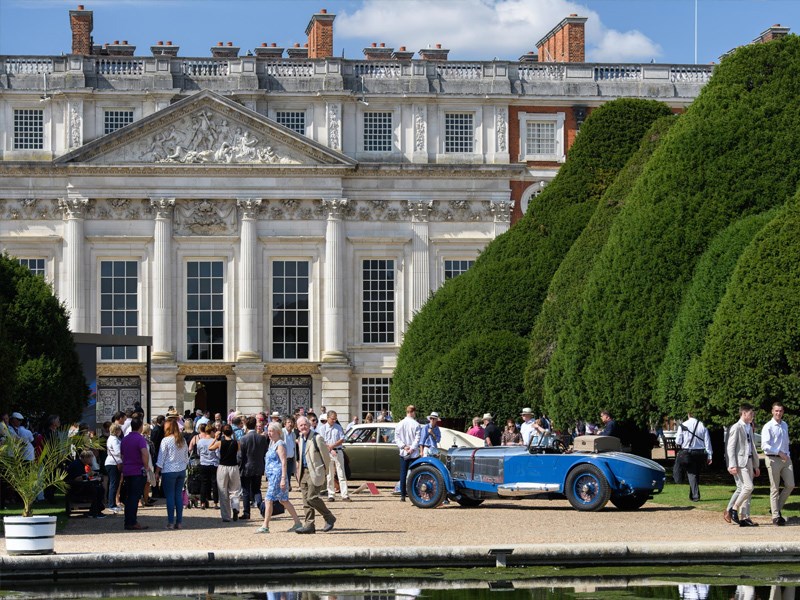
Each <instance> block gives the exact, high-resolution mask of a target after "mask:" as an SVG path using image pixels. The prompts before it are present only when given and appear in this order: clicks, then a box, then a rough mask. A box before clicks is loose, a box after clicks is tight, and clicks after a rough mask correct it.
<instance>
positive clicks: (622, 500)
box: [611, 492, 650, 510]
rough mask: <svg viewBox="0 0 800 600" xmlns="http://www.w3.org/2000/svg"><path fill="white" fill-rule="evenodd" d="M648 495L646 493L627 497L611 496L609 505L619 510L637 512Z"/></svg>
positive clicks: (636, 493) (637, 493)
mask: <svg viewBox="0 0 800 600" xmlns="http://www.w3.org/2000/svg"><path fill="white" fill-rule="evenodd" d="M649 497H650V494H648V493H647V492H634V493H633V494H628V495H627V496H611V504H613V505H614V506H616V507H617V508H618V509H620V510H637V509H639V508H642V506H644V503H645V502H647V499H648V498H649Z"/></svg>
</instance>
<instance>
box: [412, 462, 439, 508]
mask: <svg viewBox="0 0 800 600" xmlns="http://www.w3.org/2000/svg"><path fill="white" fill-rule="evenodd" d="M446 494H447V489H446V488H445V485H444V477H442V474H441V473H440V472H439V470H438V469H437V468H435V467H431V466H429V465H423V466H421V467H417V468H416V469H414V470H413V471H411V475H409V478H408V495H409V497H410V498H411V502H412V503H413V504H414V506H417V507H419V508H436V507H437V506H439V505H440V504H441V503H442V501H444V498H445V495H446Z"/></svg>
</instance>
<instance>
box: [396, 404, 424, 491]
mask: <svg viewBox="0 0 800 600" xmlns="http://www.w3.org/2000/svg"><path fill="white" fill-rule="evenodd" d="M416 416H417V408H416V407H415V406H414V405H413V404H411V405H409V406H406V418H405V419H403V420H402V421H400V423H398V424H397V428H396V429H395V430H394V442H395V444H397V447H398V448H399V449H400V501H401V502H405V501H406V476H407V475H408V467H409V466H411V463H412V462H414V461H415V460H416V459H418V458H419V439H420V426H419V423H418V422H417V418H416Z"/></svg>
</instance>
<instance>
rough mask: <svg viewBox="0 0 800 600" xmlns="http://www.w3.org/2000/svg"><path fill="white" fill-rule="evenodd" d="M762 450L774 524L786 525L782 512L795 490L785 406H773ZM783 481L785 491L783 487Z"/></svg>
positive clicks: (775, 404) (764, 434)
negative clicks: (784, 417)
mask: <svg viewBox="0 0 800 600" xmlns="http://www.w3.org/2000/svg"><path fill="white" fill-rule="evenodd" d="M761 450H763V451H764V454H765V460H764V462H765V463H766V467H767V473H769V490H770V493H769V504H770V509H771V511H772V522H773V523H775V525H779V526H782V525H786V519H784V518H783V515H782V514H781V510H782V509H783V505H784V504H785V503H786V499H787V498H788V497H789V494H791V493H792V490H793V489H794V469H793V468H792V459H791V457H790V456H789V426H788V425H786V421H784V420H783V404H781V403H780V402H775V403H774V404H773V405H772V418H771V419H770V420H769V421H767V422H766V423H765V424H764V427H763V429H762V430H761ZM781 479H783V490H781V489H780V487H781Z"/></svg>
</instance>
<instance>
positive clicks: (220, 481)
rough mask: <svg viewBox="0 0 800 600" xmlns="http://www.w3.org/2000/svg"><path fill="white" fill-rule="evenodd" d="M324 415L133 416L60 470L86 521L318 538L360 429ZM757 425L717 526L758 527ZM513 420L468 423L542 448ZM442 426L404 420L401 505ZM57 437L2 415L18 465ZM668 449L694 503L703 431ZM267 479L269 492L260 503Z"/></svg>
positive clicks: (774, 426)
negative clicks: (255, 521) (144, 517)
mask: <svg viewBox="0 0 800 600" xmlns="http://www.w3.org/2000/svg"><path fill="white" fill-rule="evenodd" d="M771 412H772V419H770V420H769V421H768V422H767V423H766V424H765V425H764V426H763V428H762V430H761V450H762V452H763V453H764V455H765V466H766V470H767V472H768V475H769V481H770V505H771V515H772V521H773V523H774V524H775V525H778V526H782V525H784V524H785V523H786V519H785V518H784V516H783V514H782V510H783V506H784V504H785V503H786V500H787V499H788V497H789V495H790V494H791V492H792V490H793V489H794V472H793V466H792V460H791V458H790V456H789V432H788V426H787V425H786V422H785V421H783V414H784V407H783V406H782V405H781V404H780V403H778V402H776V403H775V404H774V405H773V406H772V411H771ZM320 414H321V415H322V418H321V419H319V418H318V417H317V415H316V414H315V413H314V412H313V411H310V410H309V411H308V412H306V410H305V409H303V408H299V409H297V410H296V411H295V413H294V414H292V415H281V414H280V413H278V412H273V413H272V414H270V415H267V414H266V413H265V412H259V413H257V414H254V415H250V416H247V417H245V416H244V415H242V414H241V413H240V412H239V411H236V410H232V411H230V412H229V413H228V414H227V415H223V414H221V413H216V414H214V415H212V414H210V413H209V412H204V411H202V410H197V411H196V412H195V413H194V414H193V413H192V412H191V411H186V412H185V413H184V414H183V415H180V414H178V412H177V411H175V409H174V408H173V407H170V408H169V410H167V412H166V414H164V415H159V416H157V417H154V418H153V419H152V421H151V423H145V422H144V413H143V411H142V410H141V407H140V406H139V405H136V406H134V408H133V409H131V410H128V411H125V412H118V413H116V414H114V415H113V418H112V420H111V421H108V422H105V423H103V425H102V434H101V437H102V441H101V444H100V449H98V450H93V451H92V450H89V451H84V452H81V453H79V454H77V455H76V456H75V457H74V460H73V461H72V462H71V463H70V464H69V465H66V470H67V482H68V483H69V484H71V485H73V486H75V487H78V486H88V489H87V490H85V491H86V493H84V494H83V495H84V496H89V497H91V499H92V501H91V508H90V512H89V515H90V516H91V517H93V518H103V517H104V516H105V513H104V510H108V511H109V512H110V513H112V514H119V513H124V528H125V529H126V530H142V529H146V528H147V527H146V526H145V525H142V524H140V523H139V522H138V509H139V508H140V507H144V506H152V505H153V504H155V503H156V502H157V499H160V498H163V499H164V501H165V503H166V513H167V522H166V528H167V529H181V528H182V523H183V509H184V507H185V506H186V505H187V504H189V503H191V498H190V496H192V495H196V496H197V498H196V500H197V505H198V506H199V507H200V508H201V509H203V510H209V509H213V510H218V511H219V517H220V519H221V521H222V522H223V523H228V522H231V521H237V520H249V519H251V510H252V508H253V507H256V508H257V509H258V510H259V511H260V512H261V514H262V515H263V523H262V524H261V526H260V527H259V528H258V529H257V533H268V532H269V527H270V521H271V519H272V517H273V516H274V515H275V514H278V513H282V512H284V511H286V512H288V513H289V515H290V516H291V517H292V520H293V524H292V526H291V528H290V531H295V532H297V533H313V532H315V531H316V529H315V517H316V513H319V514H320V515H322V518H323V519H324V521H325V525H324V527H323V530H324V531H330V530H331V529H332V528H333V525H334V523H335V521H336V517H335V516H334V515H333V514H332V512H331V511H330V509H329V508H328V507H327V505H326V501H327V502H334V501H335V500H336V494H337V492H338V494H339V498H340V500H341V501H344V502H350V501H351V497H350V493H349V487H348V481H347V479H348V464H347V457H346V455H345V453H344V448H343V443H344V439H345V435H346V432H347V431H349V430H350V429H351V428H352V427H354V426H355V425H357V424H358V423H359V418H358V417H354V418H353V419H352V420H351V421H350V422H349V423H347V424H346V426H344V427H343V426H342V425H341V424H340V423H339V421H338V415H337V413H336V412H335V411H326V410H325V407H322V411H321V413H320ZM754 415H755V410H754V408H753V407H752V406H750V405H749V404H742V405H741V407H740V419H739V420H738V421H737V422H736V423H735V424H733V425H732V426H731V427H730V428H728V429H727V435H726V445H725V448H726V452H725V455H726V456H725V458H726V464H727V468H728V472H729V473H730V474H731V475H732V476H733V478H734V481H735V483H736V491H735V492H734V493H733V495H732V497H731V499H730V502H729V503H728V506H727V508H726V509H725V511H724V513H723V518H724V519H725V521H726V522H728V523H736V524H738V525H739V526H740V527H752V526H756V523H754V522H753V520H752V519H751V518H750V499H751V496H752V493H753V488H754V483H753V482H754V479H755V478H757V477H758V476H759V475H760V470H759V458H758V450H757V447H756V435H755V429H754V425H753V419H754ZM519 416H520V420H521V423H518V422H517V420H516V419H507V420H506V424H505V427H504V428H503V429H501V428H499V427H498V426H497V425H496V424H495V423H494V418H493V415H492V414H491V413H485V414H484V415H483V417H482V418H481V417H475V418H474V419H472V426H471V427H470V428H469V429H468V430H467V433H468V434H469V435H472V436H475V437H477V438H480V439H483V440H484V443H485V445H486V446H526V447H527V446H530V445H531V444H532V443H533V444H534V445H535V444H542V443H545V444H546V443H548V440H549V439H551V438H553V437H555V435H556V434H554V433H553V431H552V428H551V424H550V421H549V420H548V419H547V417H545V416H541V417H538V418H536V416H535V414H534V412H533V410H532V409H531V408H527V407H526V408H523V409H522V410H521V412H520V415H519ZM600 420H601V422H602V429H600V428H599V427H598V428H596V429H592V430H591V431H592V432H593V433H598V434H600V435H608V436H614V437H620V428H619V426H618V425H617V422H616V420H615V419H614V418H613V417H612V415H611V413H610V412H608V411H602V412H601V413H600ZM391 421H392V415H391V412H389V411H387V410H384V411H382V412H381V413H379V414H378V417H377V419H376V418H375V417H374V415H373V414H372V413H368V414H367V415H366V416H365V418H364V422H365V423H372V422H391ZM440 422H441V418H440V416H439V414H438V413H437V412H431V413H430V414H429V415H428V416H427V417H425V422H424V423H422V424H421V423H420V422H419V421H418V420H417V416H416V407H415V406H413V405H409V406H408V407H407V408H406V415H405V418H404V419H402V420H401V421H400V422H399V423H398V424H397V426H396V429H395V443H396V445H397V447H398V453H399V461H400V482H399V486H398V487H399V493H400V500H401V501H405V500H406V497H407V490H406V475H407V473H408V470H409V467H410V465H411V463H413V461H414V460H416V459H417V458H419V457H420V456H434V455H436V454H437V453H438V445H439V443H440V442H441V430H440V428H439V423H440ZM60 427H61V422H60V419H59V417H58V416H55V415H52V416H50V417H48V418H47V419H46V420H44V421H43V422H42V423H41V424H40V425H39V426H38V427H34V428H28V427H26V426H25V418H24V416H23V415H22V414H20V413H19V412H12V413H10V414H8V413H6V414H3V415H0V443H1V442H2V440H3V439H4V438H6V437H7V436H14V437H17V438H19V439H21V440H23V441H24V444H25V452H24V457H25V460H34V458H35V456H36V455H37V453H38V452H39V451H40V449H41V447H42V445H43V443H44V441H45V440H46V439H47V438H48V436H52V435H56V432H57V431H58V430H59V428H60ZM80 427H85V426H79V425H74V426H73V427H72V428H71V433H78V432H79V431H80ZM587 431H589V428H588V424H584V423H577V424H576V427H575V431H574V432H572V433H573V435H581V434H584V433H586V432H587ZM84 433H87V432H86V431H84ZM89 434H90V435H91V433H90V432H89ZM675 444H676V448H677V452H676V460H675V470H674V473H673V475H674V478H675V480H676V482H678V483H680V482H681V480H682V479H683V475H684V474H685V475H686V476H687V479H688V483H689V499H690V500H691V501H693V502H697V501H699V500H700V474H701V471H702V470H703V468H704V467H705V466H706V465H710V464H711V462H712V458H713V451H712V446H711V437H710V434H709V431H708V429H707V428H706V426H705V425H704V424H703V422H702V421H700V420H699V419H697V418H695V417H694V416H693V415H691V414H688V415H687V419H686V420H685V421H683V422H681V423H679V424H678V431H677V434H676V438H675ZM87 473H97V474H98V477H95V478H89V477H84V475H85V474H87ZM264 478H266V491H265V492H264V493H262V482H263V481H264ZM293 478H295V479H296V481H297V484H298V486H299V489H300V492H301V496H302V502H303V518H302V519H301V517H300V515H299V514H298V511H297V509H295V507H294V506H293V505H292V503H291V502H290V500H289V492H290V491H291V489H292V479H293ZM0 483H1V482H0ZM187 483H188V485H187ZM54 495H55V488H48V489H47V490H45V491H44V493H43V494H42V497H41V498H40V499H42V500H50V501H52V500H53V499H54ZM7 497H8V494H7V493H6V490H4V489H3V486H2V485H1V484H0V508H4V507H5V504H6V501H7ZM212 504H213V506H212Z"/></svg>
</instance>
